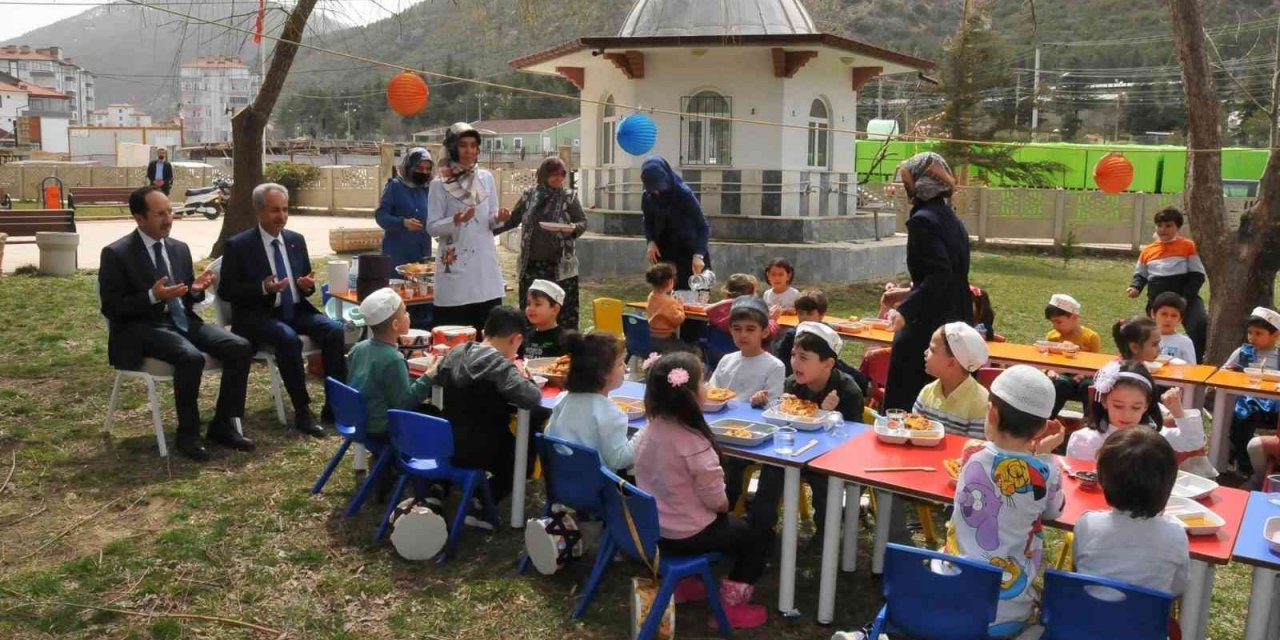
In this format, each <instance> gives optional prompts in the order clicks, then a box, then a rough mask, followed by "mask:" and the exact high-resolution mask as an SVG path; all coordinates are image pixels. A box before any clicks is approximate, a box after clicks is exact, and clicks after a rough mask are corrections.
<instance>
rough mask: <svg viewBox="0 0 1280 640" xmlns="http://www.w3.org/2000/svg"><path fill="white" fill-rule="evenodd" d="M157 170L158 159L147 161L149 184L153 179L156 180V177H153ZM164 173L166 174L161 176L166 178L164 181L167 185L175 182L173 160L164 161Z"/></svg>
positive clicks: (163, 178)
mask: <svg viewBox="0 0 1280 640" xmlns="http://www.w3.org/2000/svg"><path fill="white" fill-rule="evenodd" d="M155 172H156V161H155V160H152V161H151V162H149V163H147V183H148V184H150V183H151V181H152V180H155V178H153V177H151V176H153V175H155ZM163 173H164V175H163V176H160V178H161V179H162V180H164V183H165V184H166V185H168V184H173V162H172V161H170V160H165V161H164V172H163Z"/></svg>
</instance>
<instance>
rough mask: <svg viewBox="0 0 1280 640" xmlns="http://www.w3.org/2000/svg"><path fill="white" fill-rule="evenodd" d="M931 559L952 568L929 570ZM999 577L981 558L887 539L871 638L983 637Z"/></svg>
mask: <svg viewBox="0 0 1280 640" xmlns="http://www.w3.org/2000/svg"><path fill="white" fill-rule="evenodd" d="M933 560H940V561H943V562H946V563H948V564H949V565H950V568H951V571H950V572H948V573H938V572H936V571H934V570H933V568H932V567H931V566H930V564H931V561H933ZM949 574H950V575H949ZM1000 579H1001V574H1000V569H998V568H996V567H995V566H994V565H990V564H987V563H985V562H978V561H975V560H967V559H965V558H959V557H956V556H952V555H947V554H945V553H939V552H937V551H927V550H925V549H917V548H915V547H907V546H903V545H900V544H893V543H890V544H889V545H888V547H887V548H886V550H885V556H884V601H885V602H884V607H882V608H881V609H880V613H879V615H877V616H876V620H875V623H874V624H872V626H871V633H870V637H872V638H879V637H880V634H882V633H901V634H904V635H907V636H910V637H913V638H929V640H974V639H975V638H986V637H987V628H988V627H989V626H990V625H991V623H992V622H994V621H995V619H996V605H997V604H998V603H999V598H1000ZM1080 637H1088V636H1080Z"/></svg>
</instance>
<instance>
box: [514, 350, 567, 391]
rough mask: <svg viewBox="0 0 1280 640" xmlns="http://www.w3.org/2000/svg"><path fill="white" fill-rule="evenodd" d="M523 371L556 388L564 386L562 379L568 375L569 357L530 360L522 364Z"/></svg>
mask: <svg viewBox="0 0 1280 640" xmlns="http://www.w3.org/2000/svg"><path fill="white" fill-rule="evenodd" d="M524 368H525V371H528V372H529V373H530V374H533V375H539V376H542V377H544V378H546V379H547V381H548V382H550V383H551V384H554V385H556V386H557V387H563V386H564V379H565V378H566V377H567V376H568V375H569V356H567V355H565V356H560V357H559V358H530V359H529V361H527V362H525V363H524Z"/></svg>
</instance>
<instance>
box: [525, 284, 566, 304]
mask: <svg viewBox="0 0 1280 640" xmlns="http://www.w3.org/2000/svg"><path fill="white" fill-rule="evenodd" d="M529 290H530V291H541V292H542V293H545V294H547V297H548V298H551V299H552V300H555V301H556V304H559V305H563V304H564V289H562V288H561V287H560V285H558V284H556V283H554V282H552V281H550V280H534V281H533V284H531V285H529Z"/></svg>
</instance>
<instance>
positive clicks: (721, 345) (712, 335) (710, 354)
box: [702, 322, 738, 371]
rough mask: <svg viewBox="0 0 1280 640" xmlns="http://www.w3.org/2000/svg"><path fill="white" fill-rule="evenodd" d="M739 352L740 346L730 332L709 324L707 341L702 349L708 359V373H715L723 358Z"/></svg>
mask: <svg viewBox="0 0 1280 640" xmlns="http://www.w3.org/2000/svg"><path fill="white" fill-rule="evenodd" d="M737 350H738V345H736V344H734V343H733V336H732V335H730V333H729V332H728V331H725V330H724V329H721V328H720V327H717V326H715V325H713V324H711V323H709V322H708V323H707V339H706V344H705V345H704V346H703V349H702V353H703V355H704V357H705V358H706V363H707V371H715V370H716V365H718V364H720V359H721V358H723V357H725V355H726V354H730V353H733V352H734V351H737Z"/></svg>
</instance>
